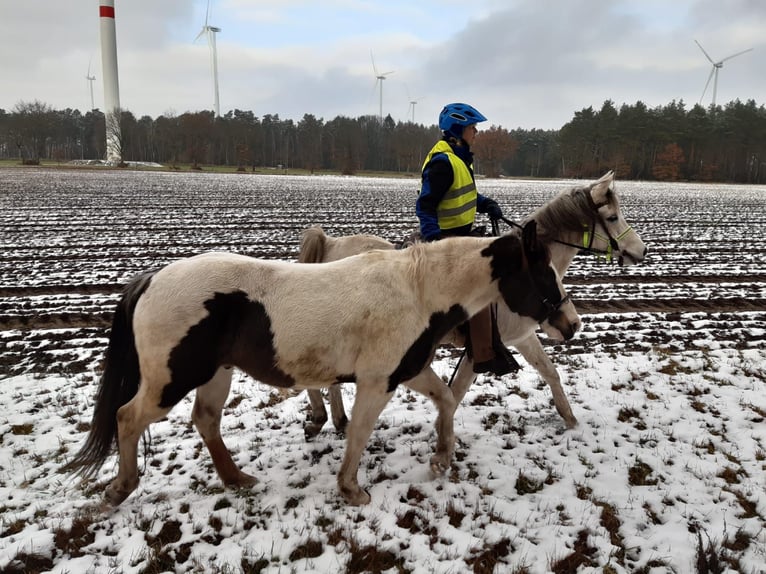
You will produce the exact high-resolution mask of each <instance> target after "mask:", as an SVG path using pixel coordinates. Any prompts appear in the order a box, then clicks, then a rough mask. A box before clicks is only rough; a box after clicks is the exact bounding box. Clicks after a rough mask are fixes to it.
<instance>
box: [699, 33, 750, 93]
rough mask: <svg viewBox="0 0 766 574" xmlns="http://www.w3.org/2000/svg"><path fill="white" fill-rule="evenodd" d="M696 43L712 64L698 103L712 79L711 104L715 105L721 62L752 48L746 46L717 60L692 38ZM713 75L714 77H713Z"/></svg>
mask: <svg viewBox="0 0 766 574" xmlns="http://www.w3.org/2000/svg"><path fill="white" fill-rule="evenodd" d="M694 41H695V42H696V43H697V46H699V48H700V50H702V53H703V54H705V57H706V58H707V59H708V61H709V62H710V63H711V64H713V68H712V69H711V70H710V75H709V76H708V77H707V82H706V83H705V89H704V90H702V96H701V97H700V103H702V100H703V98H704V97H705V92H707V88H708V86H709V85H710V80H711V79H712V80H713V101H712V105H713V106H715V97H716V94H717V92H718V71H719V70H720V69H721V68H723V63H724V62H725V61H726V60H731V59H732V58H735V57H737V56H741V55H742V54H745V53H747V52H750V51H751V50H752V48H748V49H747V50H742V51H741V52H737V53H736V54H732V55H731V56H726V57H725V58H724V59H722V60H718V61H717V62H716V61H714V60H713V58H711V57H710V56H709V55H708V53H707V52H706V51H705V48H703V47H702V44H700V43H699V42H697V40H694ZM713 76H715V78H714V77H713Z"/></svg>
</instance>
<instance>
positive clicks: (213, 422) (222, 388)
mask: <svg viewBox="0 0 766 574" xmlns="http://www.w3.org/2000/svg"><path fill="white" fill-rule="evenodd" d="M231 376H232V369H231V368H227V367H221V368H220V369H218V371H217V372H216V374H215V375H214V376H213V378H212V379H210V380H209V381H208V382H207V383H205V384H204V385H202V386H201V387H197V396H196V398H195V400H194V409H193V410H192V421H193V422H194V426H195V427H197V431H198V432H199V434H200V435H202V440H204V441H205V446H206V447H207V450H208V451H209V452H210V456H211V458H212V459H213V464H214V465H215V469H216V471H217V472H218V476H219V477H221V481H223V483H224V484H225V485H226V486H238V487H242V486H252V485H253V484H255V482H256V481H255V477H253V476H250V475H249V474H245V473H244V472H242V471H241V470H240V469H239V467H238V466H237V464H236V463H235V462H234V459H232V458H231V453H230V452H229V449H228V448H226V445H225V444H224V442H223V439H222V438H221V411H222V410H223V405H224V403H225V402H226V398H227V397H228V396H229V389H230V388H231Z"/></svg>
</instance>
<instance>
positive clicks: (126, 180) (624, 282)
mask: <svg viewBox="0 0 766 574" xmlns="http://www.w3.org/2000/svg"><path fill="white" fill-rule="evenodd" d="M0 177H1V178H2V189H3V195H1V196H0V206H1V207H2V211H0V226H1V227H2V230H3V232H2V238H1V240H0V241H1V242H2V243H1V245H0V247H2V249H0V342H2V348H0V365H2V366H1V367H0V375H2V374H7V373H18V372H28V371H30V370H31V371H35V370H41V371H46V370H53V369H54V368H63V365H66V364H69V365H70V368H75V367H77V368H81V367H83V366H84V365H86V364H87V365H89V367H88V368H92V366H93V365H94V364H95V363H94V362H95V361H96V360H97V356H98V355H99V353H100V352H101V351H102V350H103V346H104V344H105V338H104V335H105V333H106V331H107V329H108V326H109V324H110V321H111V314H112V312H113V307H114V305H115V302H116V301H117V300H118V298H119V293H120V291H121V288H122V285H123V284H124V283H125V282H126V281H127V280H129V278H130V277H132V276H133V275H134V274H136V273H139V272H142V271H145V270H147V269H152V268H157V267H159V266H162V265H164V264H166V263H168V262H170V261H173V260H175V259H179V258H183V257H187V256H190V255H193V254H196V253H200V252H203V251H211V250H226V251H235V252H239V253H244V254H248V255H252V256H256V257H263V258H278V259H287V260H294V259H295V258H296V257H297V253H298V246H299V243H300V239H301V233H302V231H303V230H304V229H305V228H307V227H309V226H311V225H316V224H318V225H321V226H322V227H323V228H324V229H325V232H326V233H327V234H329V235H332V236H341V235H350V234H354V233H372V234H375V235H380V236H382V237H385V238H386V239H389V240H390V241H393V242H397V241H400V240H401V239H403V238H404V237H406V236H407V235H408V234H409V233H410V232H411V231H412V230H413V229H415V228H416V227H417V220H416V218H415V216H414V201H415V198H416V195H417V189H418V183H419V182H418V180H417V179H399V180H397V179H379V178H339V177H280V176H257V177H241V176H220V175H213V174H169V173H135V172H134V173H130V172H114V171H104V172H98V171H88V172H71V171H61V172H59V171H55V170H38V171H29V170H18V171H16V170H9V171H4V172H2V173H0ZM575 184H577V182H571V181H570V182H564V181H531V180H530V181H524V180H519V181H510V180H482V181H481V182H480V189H481V191H482V192H483V193H485V194H486V195H488V196H491V197H494V198H495V199H496V200H497V201H498V202H499V203H500V205H501V206H502V207H503V210H504V212H505V214H506V216H507V217H508V218H509V219H512V220H515V221H520V220H521V219H523V218H524V216H526V215H527V214H529V213H531V212H532V211H534V209H535V208H537V207H538V206H540V205H542V204H544V203H545V202H546V201H547V200H548V199H550V198H551V197H553V196H554V195H555V194H557V193H559V192H560V191H561V190H562V189H568V188H570V187H572V186H573V185H575ZM618 190H619V193H620V195H621V199H622V205H623V210H624V213H625V216H626V218H627V220H628V222H629V223H630V224H631V225H632V227H633V229H634V230H635V232H637V233H639V234H640V235H641V237H642V238H643V240H644V242H645V243H646V245H647V247H648V249H649V256H648V257H647V259H646V261H645V262H644V263H643V264H641V265H636V266H630V267H619V266H617V265H616V264H615V262H612V264H607V263H606V262H605V260H604V258H603V257H595V256H592V255H588V254H585V253H582V254H579V255H577V256H576V257H575V259H574V262H573V263H572V265H571V267H570V268H569V270H568V272H567V274H566V276H565V278H564V282H565V284H566V285H567V288H568V290H569V292H570V294H571V295H572V297H573V298H574V300H575V301H576V304H577V306H578V309H579V310H580V312H581V313H582V314H583V315H584V329H583V333H582V334H581V335H580V336H578V337H576V338H575V340H574V341H572V342H571V343H570V344H568V345H565V346H561V347H560V349H561V352H577V349H584V348H586V347H587V346H588V345H592V344H594V343H595V342H596V341H597V342H598V344H600V345H609V341H610V337H616V338H618V339H621V340H628V339H629V338H630V337H631V336H632V335H631V333H632V332H636V333H643V335H642V339H641V340H642V341H644V343H640V344H645V342H646V341H649V342H650V343H651V344H659V345H665V344H667V345H672V344H694V340H695V336H694V328H693V325H691V326H690V324H689V321H690V320H687V319H686V318H688V317H697V316H699V317H707V318H712V319H711V320H713V321H714V322H715V328H716V329H720V330H721V332H722V333H729V335H728V336H727V337H725V338H726V339H727V340H728V341H736V342H735V343H731V344H737V345H740V344H741V345H751V344H759V345H762V344H763V327H764V319H765V313H766V239H765V238H764V237H765V234H764V230H765V229H766V215H764V214H766V209H765V207H766V190H763V189H758V188H754V187H746V186H704V185H695V184H663V183H647V182H618ZM480 223H485V221H483V220H480ZM636 313H638V315H636V316H637V317H639V318H640V319H639V320H634V319H632V318H631V314H636ZM596 317H598V321H597V322H594V321H596ZM674 317H681V318H683V320H684V321H686V323H687V324H686V325H685V327H684V329H680V328H678V326H677V325H676V323H677V321H676V320H675V319H673V320H672V321H671V325H668V324H666V323H667V322H668V321H670V320H671V319H672V318H674ZM649 325H651V326H652V327H651V328H652V329H653V330H654V331H656V333H654V334H652V333H646V331H645V329H646V328H647V326H649ZM706 328H708V329H709V328H710V327H709V326H708V327H706ZM615 340H616V339H615ZM83 341H91V343H90V346H88V344H83ZM637 341H638V339H637ZM640 344H639V342H637V343H636V345H637V346H640ZM84 348H85V349H88V350H87V351H82V349H84ZM556 348H557V349H558V348H559V347H556ZM77 349H80V350H81V351H82V352H83V353H84V354H85V355H87V356H86V357H85V358H82V357H80V356H77V357H75V356H74V355H76V354H77V353H78V351H77ZM54 365H55V366H56V367H54ZM71 365H75V367H71Z"/></svg>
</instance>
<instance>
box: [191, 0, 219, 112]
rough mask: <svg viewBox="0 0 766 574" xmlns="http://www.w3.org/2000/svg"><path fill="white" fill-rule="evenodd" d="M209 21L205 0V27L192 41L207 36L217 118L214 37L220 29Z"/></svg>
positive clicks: (214, 108)
mask: <svg viewBox="0 0 766 574" xmlns="http://www.w3.org/2000/svg"><path fill="white" fill-rule="evenodd" d="M209 19H210V0H207V11H206V12H205V25H204V26H202V30H200V33H199V34H197V37H196V38H195V39H194V41H195V42H196V41H197V40H199V39H200V38H201V37H202V36H203V35H205V36H207V44H208V46H209V47H210V66H211V68H212V71H213V97H214V107H213V111H214V112H215V117H219V116H220V115H221V106H220V103H219V99H218V51H217V49H216V46H215V35H216V34H217V33H218V32H220V31H221V29H220V28H217V27H215V26H210V25H209V24H208V20H209Z"/></svg>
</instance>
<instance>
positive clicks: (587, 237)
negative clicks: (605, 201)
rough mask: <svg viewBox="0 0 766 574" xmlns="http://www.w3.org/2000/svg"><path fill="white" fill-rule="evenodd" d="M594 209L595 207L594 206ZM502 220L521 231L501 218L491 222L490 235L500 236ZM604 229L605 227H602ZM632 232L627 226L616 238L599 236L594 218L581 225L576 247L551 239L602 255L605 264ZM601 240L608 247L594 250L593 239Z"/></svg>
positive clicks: (520, 227)
mask: <svg viewBox="0 0 766 574" xmlns="http://www.w3.org/2000/svg"><path fill="white" fill-rule="evenodd" d="M594 207H595V205H594ZM500 220H502V221H503V223H505V224H506V225H508V226H510V227H516V228H518V229H523V228H524V226H523V225H520V224H518V223H516V222H515V221H511V220H510V219H507V218H506V217H501V218H500V219H499V220H498V219H493V220H492V234H493V235H499V234H500V224H499V223H498V221H500ZM604 227H606V226H604ZM631 231H633V228H632V227H630V226H628V228H627V229H626V230H625V231H623V232H622V233H620V234H619V235H618V236H617V237H612V236H611V235H609V232H607V235H606V236H604V235H601V234H600V233H597V232H596V221H595V218H594V220H593V221H591V223H590V224H585V223H583V233H582V244H581V245H578V244H577V243H569V242H568V241H561V240H560V239H551V241H553V242H554V243H558V244H559V245H566V246H567V247H574V248H575V249H579V250H581V251H585V252H586V253H591V254H593V255H596V256H600V255H603V256H604V258H605V259H606V261H607V262H611V261H612V257H613V255H614V252H615V251H617V250H618V249H619V244H618V241H619V240H620V239H622V238H623V237H625V236H626V235H627V234H628V233H630V232H631ZM596 238H597V239H601V240H603V241H604V242H605V243H607V244H608V247H607V248H606V249H596V248H595V247H593V240H594V239H596Z"/></svg>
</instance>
